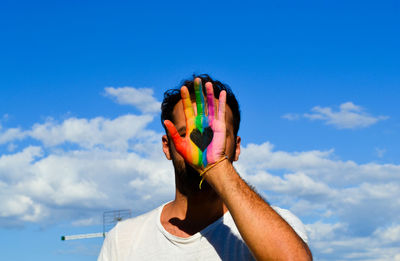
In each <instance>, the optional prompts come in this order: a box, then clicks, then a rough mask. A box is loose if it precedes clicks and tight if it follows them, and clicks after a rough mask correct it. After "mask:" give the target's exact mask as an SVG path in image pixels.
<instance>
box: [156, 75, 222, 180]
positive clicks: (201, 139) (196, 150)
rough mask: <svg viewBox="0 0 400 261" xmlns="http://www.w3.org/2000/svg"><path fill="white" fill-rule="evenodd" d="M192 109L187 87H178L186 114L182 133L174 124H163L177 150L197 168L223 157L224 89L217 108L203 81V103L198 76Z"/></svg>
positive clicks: (203, 167) (202, 168)
mask: <svg viewBox="0 0 400 261" xmlns="http://www.w3.org/2000/svg"><path fill="white" fill-rule="evenodd" d="M194 89H195V96H196V111H195V110H194V108H193V106H192V101H191V99H190V94H189V91H188V89H187V88H186V87H185V86H183V87H182V88H181V97H182V102H183V108H184V113H185V118H186V134H185V136H184V137H181V136H180V135H179V133H178V131H177V130H176V128H175V125H174V124H173V123H172V122H171V121H169V120H165V121H164V124H165V126H166V127H167V130H168V132H169V133H170V135H171V138H172V141H173V142H174V144H175V148H176V150H177V151H178V153H179V154H180V155H181V156H182V157H183V158H184V159H185V161H186V162H188V163H189V164H190V165H192V166H193V167H194V168H195V169H197V170H198V171H199V172H201V171H202V170H204V169H205V168H206V167H207V166H209V165H212V164H214V163H216V162H217V161H218V160H220V159H221V158H223V157H225V141H226V125H225V104H226V92H225V91H221V93H220V95H219V103H218V108H217V105H216V102H215V99H214V90H213V86H212V84H211V83H210V82H208V83H206V93H207V103H205V100H204V95H203V91H202V85H201V80H200V78H196V79H195V80H194Z"/></svg>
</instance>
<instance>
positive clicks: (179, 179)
mask: <svg viewBox="0 0 400 261" xmlns="http://www.w3.org/2000/svg"><path fill="white" fill-rule="evenodd" d="M177 165H178V164H176V165H175V177H176V183H177V188H178V190H179V191H180V192H181V193H182V194H184V195H186V196H188V195H190V194H193V193H199V192H204V191H207V190H209V189H210V188H211V187H210V185H209V184H208V183H207V182H206V181H203V183H202V185H201V190H200V188H199V184H200V182H201V179H202V177H200V175H199V173H198V172H197V170H195V169H194V168H193V167H192V166H190V165H189V164H187V163H186V162H185V164H184V166H182V165H183V164H182V165H181V166H180V167H178V166H177ZM179 165H180V164H179Z"/></svg>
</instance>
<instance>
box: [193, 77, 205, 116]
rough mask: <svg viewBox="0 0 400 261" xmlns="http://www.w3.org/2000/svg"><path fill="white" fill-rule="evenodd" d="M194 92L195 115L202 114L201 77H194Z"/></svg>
mask: <svg viewBox="0 0 400 261" xmlns="http://www.w3.org/2000/svg"><path fill="white" fill-rule="evenodd" d="M194 93H195V94H196V104H197V115H204V95H203V88H202V85H201V79H200V78H196V79H194Z"/></svg>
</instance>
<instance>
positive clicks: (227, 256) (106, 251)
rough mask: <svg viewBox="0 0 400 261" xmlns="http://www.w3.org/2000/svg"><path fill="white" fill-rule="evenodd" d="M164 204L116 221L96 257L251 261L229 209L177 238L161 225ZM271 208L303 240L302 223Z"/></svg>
mask: <svg viewBox="0 0 400 261" xmlns="http://www.w3.org/2000/svg"><path fill="white" fill-rule="evenodd" d="M164 206H165V204H164V205H162V206H160V207H158V208H157V209H154V210H152V211H150V212H148V213H146V214H144V215H141V216H138V217H135V218H131V219H127V220H124V221H121V222H119V223H118V224H117V225H116V226H115V227H114V228H113V229H112V230H111V231H110V232H109V233H108V234H107V236H106V238H105V240H104V244H103V247H102V249H101V252H100V255H99V257H98V259H97V260H98V261H117V260H118V261H128V260H129V261H131V260H174V261H180V260H182V261H183V260H185V261H186V260H202V261H203V260H233V261H234V260H254V258H253V256H252V254H251V252H250V251H249V249H248V248H247V246H246V244H245V243H244V241H243V239H242V237H241V236H240V234H239V231H238V229H237V228H236V225H235V222H234V221H233V218H232V216H231V214H230V213H229V211H228V212H226V213H225V214H224V215H223V216H222V217H221V218H220V219H218V220H217V221H215V222H214V223H212V224H211V225H209V226H208V227H206V228H205V229H203V230H201V231H200V232H198V233H196V234H194V235H192V236H190V237H188V238H181V237H177V236H174V235H172V234H170V233H169V232H168V231H166V230H165V229H164V227H163V226H162V225H161V221H160V217H161V212H162V209H163V207H164ZM273 209H274V210H275V211H276V212H277V213H278V214H279V215H280V216H281V217H282V218H283V219H285V220H286V222H287V223H288V224H289V225H291V226H292V228H293V229H294V230H295V231H296V233H297V234H298V235H299V236H300V237H301V238H302V239H303V240H304V242H306V243H307V235H306V231H305V228H304V225H303V223H302V222H301V221H300V220H299V219H298V218H297V217H296V216H295V215H293V214H292V213H291V212H290V211H288V210H285V209H281V208H278V207H273Z"/></svg>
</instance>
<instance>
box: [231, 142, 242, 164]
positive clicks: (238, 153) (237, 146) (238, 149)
mask: <svg viewBox="0 0 400 261" xmlns="http://www.w3.org/2000/svg"><path fill="white" fill-rule="evenodd" d="M241 141H242V139H241V138H240V136H237V137H236V147H235V158H234V159H233V161H237V160H238V159H239V155H240V142H241Z"/></svg>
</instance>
